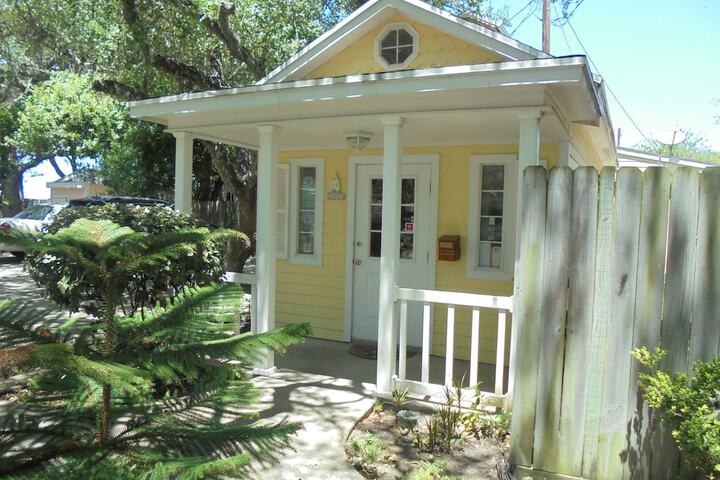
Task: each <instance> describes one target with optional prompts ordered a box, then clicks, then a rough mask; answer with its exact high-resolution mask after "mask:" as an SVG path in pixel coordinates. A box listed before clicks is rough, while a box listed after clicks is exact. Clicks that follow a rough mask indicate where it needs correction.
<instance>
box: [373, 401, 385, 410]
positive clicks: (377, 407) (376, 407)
mask: <svg viewBox="0 0 720 480" xmlns="http://www.w3.org/2000/svg"><path fill="white" fill-rule="evenodd" d="M383 410H385V407H383V404H382V402H381V401H380V399H379V398H376V399H375V403H373V407H372V411H373V413H382V411H383Z"/></svg>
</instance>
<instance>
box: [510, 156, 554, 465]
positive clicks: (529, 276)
mask: <svg viewBox="0 0 720 480" xmlns="http://www.w3.org/2000/svg"><path fill="white" fill-rule="evenodd" d="M523 189H524V193H523V197H522V198H523V202H522V203H523V205H522V215H521V218H520V228H519V229H518V231H522V232H523V233H522V237H521V241H520V252H522V253H521V254H520V262H519V263H518V266H517V268H516V274H515V278H517V279H518V283H519V286H518V287H517V291H518V292H522V295H521V296H522V299H523V300H522V301H521V302H518V304H517V306H516V308H514V309H513V312H514V313H515V316H514V318H513V321H514V322H517V323H516V325H517V327H516V328H518V329H519V331H520V332H522V334H520V335H518V337H517V344H516V347H515V348H516V350H517V351H518V352H522V355H521V356H519V357H518V358H517V361H516V364H515V369H516V372H515V385H514V387H513V421H512V425H511V435H512V438H513V443H514V444H515V445H517V447H518V448H515V449H513V450H512V451H511V452H510V461H511V462H512V463H513V464H516V465H532V451H533V438H534V430H535V404H536V395H537V361H538V356H539V349H540V341H539V338H540V286H541V285H542V282H543V272H542V265H543V255H544V249H545V205H546V201H547V197H546V192H547V172H546V171H545V169H544V168H542V167H529V168H527V169H525V171H524V173H523Z"/></svg>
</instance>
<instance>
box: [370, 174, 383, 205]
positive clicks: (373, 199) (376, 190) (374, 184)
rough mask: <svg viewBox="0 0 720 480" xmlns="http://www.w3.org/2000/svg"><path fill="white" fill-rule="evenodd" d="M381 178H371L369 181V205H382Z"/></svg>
mask: <svg viewBox="0 0 720 480" xmlns="http://www.w3.org/2000/svg"><path fill="white" fill-rule="evenodd" d="M382 185H383V184H382V178H373V179H372V180H370V191H371V192H372V194H371V196H370V203H382Z"/></svg>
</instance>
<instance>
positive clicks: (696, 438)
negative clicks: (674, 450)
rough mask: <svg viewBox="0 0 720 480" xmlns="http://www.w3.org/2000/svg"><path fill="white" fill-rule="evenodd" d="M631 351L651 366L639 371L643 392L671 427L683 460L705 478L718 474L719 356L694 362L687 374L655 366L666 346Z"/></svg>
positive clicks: (719, 453) (719, 427)
mask: <svg viewBox="0 0 720 480" xmlns="http://www.w3.org/2000/svg"><path fill="white" fill-rule="evenodd" d="M631 354H632V356H633V357H635V358H636V359H637V360H638V361H639V362H640V363H641V364H643V365H644V366H645V367H648V368H649V369H650V373H641V374H640V375H639V380H638V384H639V386H640V390H641V391H642V396H643V398H644V399H645V401H646V402H647V404H648V406H650V407H651V408H655V409H657V410H658V412H659V413H660V415H661V418H662V420H663V421H664V422H666V423H667V424H668V425H669V426H670V427H671V428H672V436H673V438H674V439H675V442H676V443H677V445H678V448H679V449H680V451H681V452H682V453H683V458H684V460H685V462H686V463H687V464H688V465H689V466H690V467H691V468H697V469H699V470H700V471H702V473H703V474H704V475H705V477H706V478H708V479H717V478H720V357H716V358H715V359H714V360H713V361H712V362H707V363H706V362H695V363H694V364H693V367H692V371H693V374H692V376H689V375H687V374H684V373H679V372H667V371H663V370H660V369H659V368H658V365H659V363H660V360H662V358H663V357H664V356H665V355H666V354H667V351H666V350H663V349H660V348H658V349H656V350H655V351H654V352H650V351H649V350H648V349H647V348H645V347H641V348H637V349H635V350H633V351H632V352H631Z"/></svg>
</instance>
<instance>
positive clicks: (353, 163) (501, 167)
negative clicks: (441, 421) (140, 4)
mask: <svg viewBox="0 0 720 480" xmlns="http://www.w3.org/2000/svg"><path fill="white" fill-rule="evenodd" d="M130 112H131V115H132V116H133V117H135V118H139V119H143V120H147V121H151V122H157V123H161V124H164V125H166V126H167V130H168V131H169V132H172V133H173V134H174V135H175V136H176V139H177V150H176V206H177V207H178V208H180V209H181V210H184V211H190V208H191V202H190V200H191V199H190V195H191V177H192V171H191V168H192V140H193V138H201V139H208V140H213V141H217V142H223V143H227V144H231V145H238V146H243V147H247V148H252V149H255V150H257V151H258V154H259V157H258V158H259V160H258V202H257V204H258V211H257V240H258V241H257V273H256V275H257V276H256V280H257V298H256V301H255V309H256V314H255V317H254V319H253V328H254V329H255V330H256V331H265V330H267V329H271V328H273V327H274V326H276V325H282V324H286V323H288V322H310V323H311V324H312V326H313V332H314V335H315V336H317V337H320V338H324V339H331V340H339V341H346V342H349V341H358V340H361V341H371V342H377V357H378V361H377V377H376V378H377V384H376V388H377V391H378V392H379V393H387V392H390V391H391V390H392V389H393V388H395V387H396V386H398V385H406V386H409V387H410V388H411V389H412V390H414V391H416V392H428V391H434V390H435V389H436V388H437V386H438V385H433V384H431V382H430V378H429V376H428V365H429V362H430V355H433V356H445V357H446V360H445V366H446V369H445V375H444V382H442V381H440V382H435V383H436V384H441V383H447V382H449V381H450V380H451V379H452V377H453V373H456V374H461V372H453V359H457V358H460V359H466V360H469V361H470V383H471V384H473V383H475V381H477V379H478V364H493V365H495V367H494V368H495V370H494V371H495V372H496V376H495V381H494V389H493V388H490V391H491V393H492V394H494V395H497V396H500V397H502V396H504V395H506V394H507V387H506V385H508V384H509V385H512V378H511V379H510V382H506V381H505V380H504V378H503V377H504V375H503V369H504V368H505V367H506V366H507V365H508V364H510V366H511V367H512V362H513V359H512V349H511V343H512V341H511V340H512V338H514V337H515V336H517V335H522V331H516V330H512V329H511V323H512V322H511V312H512V294H513V279H514V278H515V279H516V278H517V275H522V274H523V272H521V271H520V272H516V271H515V250H516V248H515V245H516V243H517V241H518V238H519V234H520V232H516V228H515V226H516V223H517V219H518V216H519V214H520V211H519V208H518V205H520V202H519V199H518V192H519V191H521V188H519V187H521V186H522V178H521V174H520V173H521V172H522V169H523V168H524V167H526V166H529V165H538V164H542V165H545V166H547V167H553V166H568V167H570V168H576V167H578V166H593V167H596V168H601V167H602V166H605V165H616V163H617V160H616V155H615V145H614V140H613V136H612V128H611V126H610V121H609V118H608V114H607V105H606V101H605V95H604V89H603V85H602V81H601V80H600V79H599V78H596V77H594V76H593V74H592V73H591V72H590V69H589V67H588V63H587V59H586V58H585V57H584V56H569V57H560V58H558V57H553V56H551V55H548V54H545V53H543V52H540V51H538V50H535V49H534V48H531V47H529V46H527V45H524V44H522V43H520V42H518V41H515V40H513V39H512V38H510V37H508V36H507V35H506V34H505V32H504V30H503V29H502V28H499V27H497V26H494V25H492V24H488V23H482V22H480V23H475V22H468V21H466V20H463V19H460V18H457V17H454V16H452V15H450V14H448V13H447V12H444V11H442V10H439V9H436V8H434V7H431V6H429V5H427V4H426V3H424V2H420V1H416V0H374V1H370V2H368V3H367V4H365V5H364V6H363V7H362V8H360V9H359V10H358V11H356V12H355V13H353V14H352V15H351V16H349V17H348V18H346V19H345V20H344V21H343V22H341V23H340V24H338V25H337V26H336V27H335V28H333V29H332V30H330V31H328V32H327V33H325V34H324V35H322V36H321V37H319V38H318V39H317V40H315V41H314V42H312V43H311V44H310V45H308V46H307V47H306V48H304V49H303V50H302V51H300V52H299V53H298V54H297V55H295V56H293V57H292V58H290V60H288V61H287V62H286V63H284V64H283V65H281V66H280V67H278V68H277V69H276V70H274V71H273V72H271V73H270V74H269V75H267V77H265V78H264V79H262V80H261V81H259V82H258V83H257V84H256V85H253V86H249V87H244V88H236V89H228V90H220V91H209V92H202V93H193V94H183V95H177V96H172V97H165V98H159V99H150V100H144V101H139V102H132V103H131V104H130ZM396 344H399V348H400V349H401V351H404V350H405V349H407V348H411V347H413V346H415V347H420V348H421V351H422V355H421V357H422V368H421V373H420V374H419V375H418V378H413V379H411V378H407V377H408V376H407V374H406V373H407V372H406V368H407V367H406V362H405V360H404V358H405V355H403V354H401V355H400V361H399V363H397V364H396V361H395V359H394V351H395V345H396ZM262 367H263V368H264V369H265V370H269V371H271V370H272V368H273V359H272V357H270V358H268V359H267V361H266V362H265V364H264V365H262ZM512 371H513V370H512V368H510V372H511V374H510V375H511V376H512ZM491 387H492V386H491ZM485 389H486V390H487V388H485Z"/></svg>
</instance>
